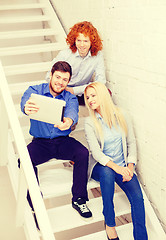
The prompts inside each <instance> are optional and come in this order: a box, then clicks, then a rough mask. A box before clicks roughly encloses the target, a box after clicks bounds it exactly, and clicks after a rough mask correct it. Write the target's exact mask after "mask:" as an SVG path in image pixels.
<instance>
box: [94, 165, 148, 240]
mask: <svg viewBox="0 0 166 240" xmlns="http://www.w3.org/2000/svg"><path fill="white" fill-rule="evenodd" d="M92 178H93V179H94V180H96V181H99V182H100V188H101V193H102V199H103V215H104V218H105V223H106V224H107V226H109V227H114V226H115V225H116V224H115V212H114V203H113V197H114V190H115V182H116V183H117V184H118V185H119V186H120V188H121V189H122V190H123V191H124V192H125V194H126V195H127V197H128V199H129V201H130V204H131V216H132V221H133V235H134V239H135V240H147V239H148V236H147V231H146V227H145V208H144V200H143V195H142V191H141V188H140V185H139V182H138V179H137V177H136V175H135V174H134V176H133V178H132V179H131V180H130V181H129V182H123V179H122V175H120V174H117V173H116V172H115V171H114V170H112V169H111V168H109V167H107V166H102V165H101V164H100V163H97V164H96V165H95V167H94V169H93V172H92Z"/></svg>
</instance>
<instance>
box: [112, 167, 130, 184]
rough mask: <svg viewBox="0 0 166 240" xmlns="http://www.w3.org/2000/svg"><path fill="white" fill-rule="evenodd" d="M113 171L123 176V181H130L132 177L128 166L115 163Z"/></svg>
mask: <svg viewBox="0 0 166 240" xmlns="http://www.w3.org/2000/svg"><path fill="white" fill-rule="evenodd" d="M114 171H115V172H116V173H118V174H121V175H122V177H123V182H124V181H130V180H131V179H132V177H133V173H132V172H131V171H130V169H129V168H128V167H121V166H118V165H116V166H115V167H114Z"/></svg>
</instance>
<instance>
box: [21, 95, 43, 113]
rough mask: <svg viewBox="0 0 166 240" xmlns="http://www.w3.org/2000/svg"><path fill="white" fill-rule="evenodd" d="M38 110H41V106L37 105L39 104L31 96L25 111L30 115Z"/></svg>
mask: <svg viewBox="0 0 166 240" xmlns="http://www.w3.org/2000/svg"><path fill="white" fill-rule="evenodd" d="M37 111H39V106H37V104H36V103H35V102H34V101H33V100H31V98H29V99H28V101H27V102H26V103H25V106H24V112H25V113H26V114H27V115H29V114H33V113H36V112H37Z"/></svg>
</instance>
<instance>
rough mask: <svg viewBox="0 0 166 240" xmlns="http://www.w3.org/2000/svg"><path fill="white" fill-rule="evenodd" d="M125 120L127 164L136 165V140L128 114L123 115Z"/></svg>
mask: <svg viewBox="0 0 166 240" xmlns="http://www.w3.org/2000/svg"><path fill="white" fill-rule="evenodd" d="M124 116H125V120H126V123H127V128H128V134H127V138H126V144H127V163H134V164H135V165H136V163H137V149H136V139H135V135H134V130H133V125H132V122H131V118H130V116H129V114H126V113H124Z"/></svg>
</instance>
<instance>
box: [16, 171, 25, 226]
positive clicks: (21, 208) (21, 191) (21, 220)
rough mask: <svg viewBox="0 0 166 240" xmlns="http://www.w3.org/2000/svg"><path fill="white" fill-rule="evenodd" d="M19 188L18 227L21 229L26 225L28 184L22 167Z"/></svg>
mask: <svg viewBox="0 0 166 240" xmlns="http://www.w3.org/2000/svg"><path fill="white" fill-rule="evenodd" d="M18 183H19V186H18V195H17V210H16V226H17V227H21V226H22V225H23V223H24V214H25V207H26V195H27V183H26V179H25V175H24V172H23V169H22V167H20V170H19V181H18Z"/></svg>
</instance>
